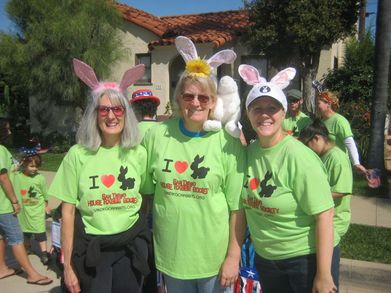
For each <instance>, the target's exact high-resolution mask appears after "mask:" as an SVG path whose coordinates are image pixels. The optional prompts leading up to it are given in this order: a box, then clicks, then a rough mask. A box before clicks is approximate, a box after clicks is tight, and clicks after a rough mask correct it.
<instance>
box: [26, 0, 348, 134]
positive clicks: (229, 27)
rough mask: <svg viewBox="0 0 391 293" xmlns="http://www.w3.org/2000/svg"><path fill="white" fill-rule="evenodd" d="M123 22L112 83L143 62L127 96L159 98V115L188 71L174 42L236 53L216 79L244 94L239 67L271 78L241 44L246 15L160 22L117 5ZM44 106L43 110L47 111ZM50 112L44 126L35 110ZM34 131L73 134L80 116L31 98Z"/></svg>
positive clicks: (329, 62)
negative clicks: (229, 79) (121, 53)
mask: <svg viewBox="0 0 391 293" xmlns="http://www.w3.org/2000/svg"><path fill="white" fill-rule="evenodd" d="M113 5H114V6H115V7H116V9H118V10H119V11H120V13H121V15H122V17H123V26H122V28H121V29H120V30H119V32H118V33H119V34H120V36H121V38H122V40H123V44H124V46H125V49H126V52H127V54H126V56H125V58H123V59H122V60H121V62H120V63H119V64H113V66H112V74H111V78H112V79H113V80H119V79H120V77H121V76H122V74H123V72H124V71H125V70H127V69H128V68H129V67H130V66H133V65H136V64H139V63H143V64H145V67H146V72H145V75H144V77H143V78H142V80H140V81H138V82H137V83H136V84H134V85H132V86H131V87H129V88H128V97H130V96H131V93H132V92H133V91H134V90H136V89H140V88H148V89H150V90H152V91H153V93H154V94H155V95H156V96H158V97H159V98H160V99H161V104H160V107H159V109H158V114H160V115H161V114H164V113H165V112H166V107H167V106H168V105H169V101H170V98H172V95H173V92H174V88H175V85H176V83H177V81H178V79H179V76H180V74H181V72H182V71H183V70H184V66H185V64H184V61H183V59H182V57H181V56H180V55H179V54H178V52H177V50H176V48H175V45H174V40H175V37H177V36H180V35H183V36H187V37H189V38H190V39H191V40H192V41H193V42H194V43H195V45H196V47H197V51H198V54H199V56H200V57H207V58H209V57H211V56H212V55H213V54H214V53H216V52H217V51H220V50H222V49H232V50H234V51H235V52H236V54H237V59H236V61H235V63H234V64H232V65H226V64H224V65H222V66H220V67H219V68H218V72H217V76H218V78H219V77H222V76H224V75H230V76H233V77H234V79H236V80H237V82H238V85H239V89H240V91H241V94H242V95H244V94H245V93H246V91H247V88H246V85H245V84H244V83H243V82H242V81H241V79H240V78H239V75H238V73H237V68H238V66H239V65H240V64H243V63H246V64H251V65H253V66H255V67H257V68H258V69H259V70H261V72H262V75H263V76H268V74H269V72H268V70H269V66H268V61H267V60H266V59H265V58H264V57H263V56H262V55H252V54H250V51H249V49H248V48H246V47H245V46H243V44H241V43H240V42H239V37H240V35H241V33H242V32H243V30H244V29H245V28H246V27H247V26H248V24H249V17H248V12H247V11H246V10H230V11H221V12H213V13H201V14H187V15H175V16H165V17H157V16H154V15H152V14H149V13H147V12H145V11H142V10H139V9H137V8H134V7H130V6H128V5H125V4H119V3H114V4H113ZM343 51H344V50H343V43H342V42H341V43H337V44H334V45H333V46H332V48H331V49H330V50H325V51H323V52H322V54H321V60H320V65H319V72H318V76H322V75H323V74H324V73H326V72H327V70H328V69H331V68H334V67H335V66H338V64H340V63H341V62H342V57H343ZM295 82H296V85H295V87H297V88H301V86H300V77H298V78H297V79H295ZM43 106H44V107H43ZM42 108H44V109H48V108H51V112H52V113H53V115H55V117H56V119H55V121H52V122H51V123H50V124H49V125H45V126H43V125H40V123H39V120H38V119H37V118H39V115H41V114H39V113H40V112H36V113H35V115H34V110H31V109H38V110H39V109H42ZM30 112H31V114H32V115H30V116H31V131H32V132H41V130H43V129H44V130H45V133H50V132H53V131H57V132H60V133H69V132H72V133H70V134H69V135H73V133H74V132H75V131H76V129H77V123H78V121H79V119H80V116H81V113H78V112H76V114H75V109H73V108H70V107H69V108H67V107H61V108H58V107H56V106H54V105H37V102H36V101H34V99H30Z"/></svg>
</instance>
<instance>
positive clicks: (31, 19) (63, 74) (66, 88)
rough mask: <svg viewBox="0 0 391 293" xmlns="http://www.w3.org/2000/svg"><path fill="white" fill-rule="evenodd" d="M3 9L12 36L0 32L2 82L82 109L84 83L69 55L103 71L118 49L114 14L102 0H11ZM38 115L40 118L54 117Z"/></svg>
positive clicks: (117, 22) (101, 73)
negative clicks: (13, 31) (10, 23)
mask: <svg viewBox="0 0 391 293" xmlns="http://www.w3.org/2000/svg"><path fill="white" fill-rule="evenodd" d="M6 10H7V12H8V14H9V16H10V19H11V20H12V21H13V22H14V23H15V25H16V26H17V34H5V33H1V34H0V71H1V72H2V73H3V75H4V80H5V82H6V83H7V84H15V83H17V84H18V85H19V86H20V87H24V88H26V89H27V92H28V95H29V96H34V97H36V98H38V99H39V100H40V101H42V102H44V101H45V102H48V101H50V102H55V103H56V104H57V105H68V106H72V107H80V108H83V107H84V105H85V102H86V99H85V97H86V87H85V86H84V85H82V83H80V82H79V81H78V80H77V78H76V77H75V75H74V74H73V69H72V58H79V59H81V60H84V61H86V62H87V63H88V64H90V65H91V66H93V67H94V68H95V70H96V72H97V74H98V75H99V77H102V76H105V75H107V74H108V73H109V66H110V65H111V64H112V63H113V62H114V61H116V60H118V58H120V57H121V54H122V50H123V49H121V48H123V46H122V43H121V40H120V39H119V37H118V34H116V28H118V27H119V26H120V25H121V17H120V14H119V12H118V11H117V10H116V9H115V8H114V7H112V5H111V4H110V1H107V0H62V1H58V0H45V1H39V0H11V1H9V2H8V4H7V7H6ZM43 114H45V115H42V117H40V118H41V119H43V120H45V119H46V120H49V121H50V119H53V118H55V117H51V116H50V115H49V113H43ZM49 121H46V122H45V123H50V122H49Z"/></svg>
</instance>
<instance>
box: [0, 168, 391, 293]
mask: <svg viewBox="0 0 391 293" xmlns="http://www.w3.org/2000/svg"><path fill="white" fill-rule="evenodd" d="M42 174H43V175H44V176H45V177H46V180H47V184H48V186H49V185H50V183H51V182H52V180H53V177H54V174H55V173H54V172H44V171H43V172H42ZM58 204H59V201H57V200H56V199H53V198H50V199H49V206H50V207H51V208H54V207H57V206H58ZM351 207H352V223H354V224H362V225H370V226H379V227H387V228H391V200H390V199H381V198H367V197H362V196H352V202H351ZM48 236H49V239H48V240H49V243H50V233H48ZM30 259H31V261H32V263H33V265H34V267H36V268H37V270H39V272H41V273H45V274H47V275H49V276H50V277H52V278H53V280H54V282H53V283H52V284H50V285H48V286H36V285H28V284H26V279H25V278H26V276H25V275H20V276H12V277H8V278H5V279H3V280H0V288H1V289H0V291H1V292H7V293H20V292H29V293H30V292H31V293H36V292H37V293H38V292H50V293H60V292H61V291H60V287H59V286H60V280H59V279H57V278H56V276H55V274H54V273H53V272H51V271H46V268H45V267H44V266H43V265H42V264H41V262H40V261H39V258H38V257H37V256H35V255H34V256H30ZM339 292H340V293H353V292H354V293H372V292H373V293H375V292H376V293H386V292H391V265H386V264H380V263H372V262H365V261H357V260H352V259H341V265H340V290H339ZM276 293H279V292H276Z"/></svg>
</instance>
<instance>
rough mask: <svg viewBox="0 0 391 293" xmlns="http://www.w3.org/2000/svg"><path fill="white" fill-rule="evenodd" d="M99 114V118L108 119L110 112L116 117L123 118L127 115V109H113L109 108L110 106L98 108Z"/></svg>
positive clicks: (118, 107) (117, 107) (115, 107)
mask: <svg viewBox="0 0 391 293" xmlns="http://www.w3.org/2000/svg"><path fill="white" fill-rule="evenodd" d="M97 109H98V113H99V116H101V117H106V116H107V115H109V113H110V110H111V111H112V112H113V114H114V115H115V116H116V117H122V116H123V115H124V113H125V108H124V107H122V106H113V107H108V106H98V108H97Z"/></svg>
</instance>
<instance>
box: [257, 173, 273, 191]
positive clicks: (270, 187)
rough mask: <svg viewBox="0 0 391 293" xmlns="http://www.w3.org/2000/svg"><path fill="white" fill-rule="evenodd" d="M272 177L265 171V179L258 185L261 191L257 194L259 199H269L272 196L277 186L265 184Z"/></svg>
mask: <svg viewBox="0 0 391 293" xmlns="http://www.w3.org/2000/svg"><path fill="white" fill-rule="evenodd" d="M272 177H273V174H272V172H270V171H267V172H266V174H265V178H263V179H262V181H261V183H260V186H261V191H260V192H259V195H260V196H261V197H270V196H271V195H272V194H273V192H274V190H276V189H277V186H274V185H271V184H270V185H268V183H267V182H268V181H269V180H270V179H272Z"/></svg>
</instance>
